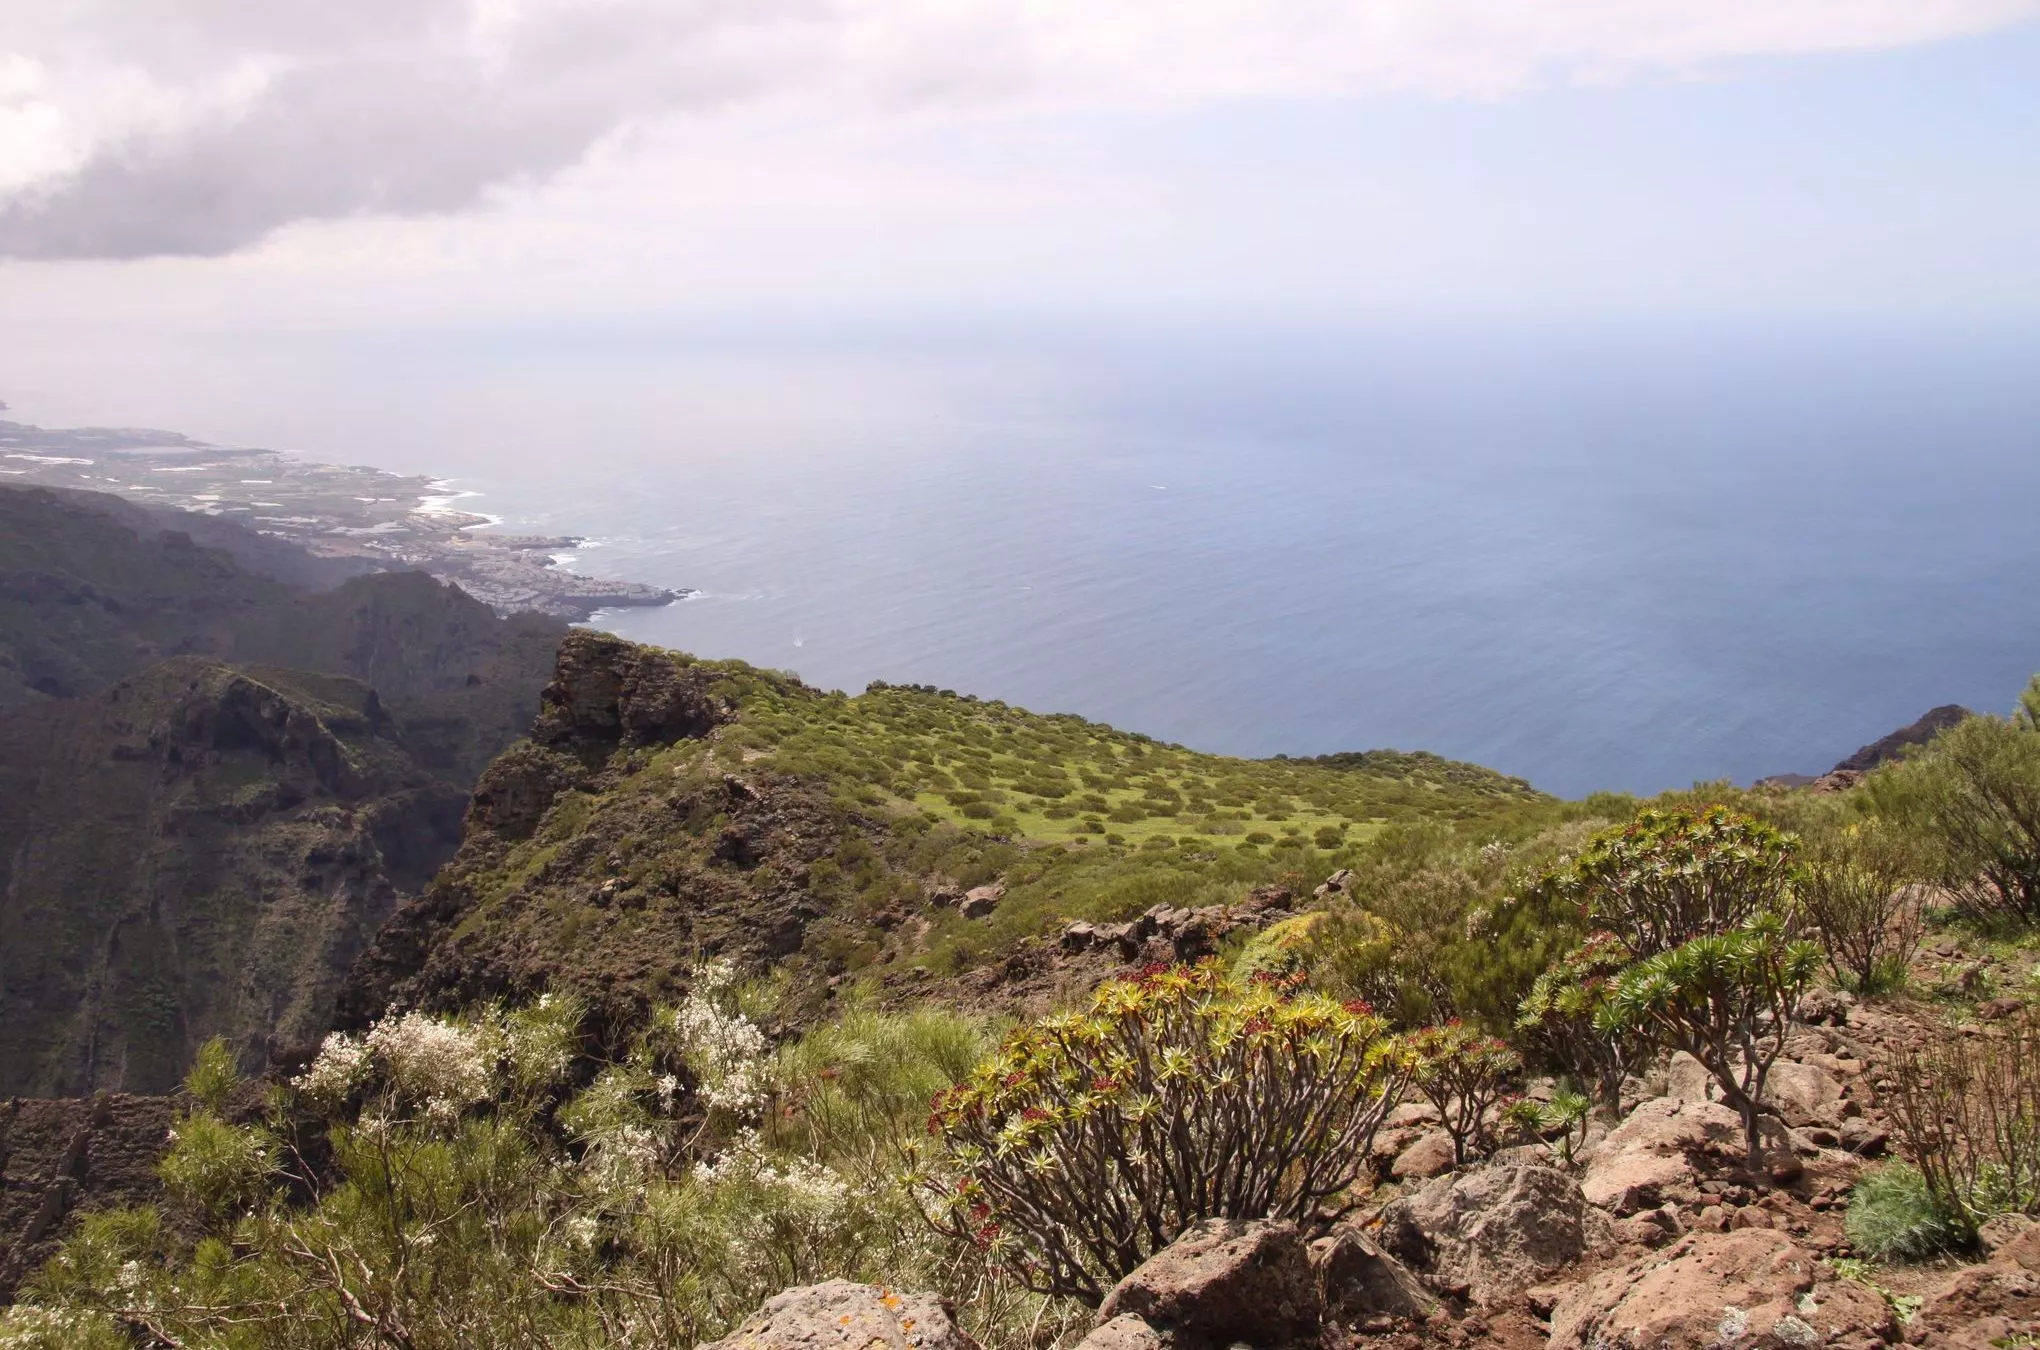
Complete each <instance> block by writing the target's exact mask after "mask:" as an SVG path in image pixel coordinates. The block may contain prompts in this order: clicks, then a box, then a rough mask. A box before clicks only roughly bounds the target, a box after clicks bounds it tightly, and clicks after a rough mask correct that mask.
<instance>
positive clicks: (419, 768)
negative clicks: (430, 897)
mask: <svg viewBox="0 0 2040 1350" xmlns="http://www.w3.org/2000/svg"><path fill="white" fill-rule="evenodd" d="M177 523H178V522H177V521H175V520H171V521H168V522H166V521H164V520H162V519H159V518H158V517H157V516H156V515H155V514H152V513H149V512H144V511H140V510H137V509H136V508H134V507H132V506H130V505H128V504H127V503H124V502H120V501H117V500H113V499H108V498H102V497H99V496H97V495H96V494H90V493H61V492H49V491H42V490H29V491H23V490H20V489H14V488H0V1093H72V1092H86V1091H94V1090H104V1089H114V1088H126V1089H129V1090H133V1091H159V1090H162V1089H164V1088H167V1087H168V1086H169V1085H171V1084H173V1083H174V1082H175V1081H176V1080H177V1078H178V1076H179V1075H180V1074H181V1073H182V1072H183V1069H184V1066H185V1064H186V1062H187V1060H188V1056H189V1054H190V1052H191V1050H192V1049H193V1048H194V1047H195V1046H196V1045H197V1044H198V1043H199V1042H201V1041H202V1040H203V1039H204V1038H205V1037H207V1036H209V1035H212V1034H214V1033H221V1034H226V1035H229V1036H231V1037H232V1038H233V1039H234V1040H235V1041H236V1043H237V1044H238V1045H239V1046H240V1047H241V1051H242V1057H243V1059H244V1061H246V1062H247V1063H248V1065H249V1067H251V1068H253V1067H259V1066H260V1065H261V1064H263V1063H265V1062H266V1060H267V1057H268V1056H269V1054H270V1053H272V1052H273V1051H278V1050H280V1049H285V1048H289V1047H294V1046H296V1045H298V1044H300V1043H303V1042H306V1041H312V1040H316V1038H317V1037H318V1036H319V1035H320V1034H322V1032H323V1031H324V1029H325V1023H326V1021H327V1019H328V1018H329V1016H330V1013H331V1009H332V1004H333V998H334V989H335V985H336V983H337V981H338V978H339V975H340V973H341V972H343V971H344V970H345V969H346V968H347V966H348V964H349V963H350V962H351V961H352V960H353V958H354V956H355V955H356V954H357V953H358V952H359V950H360V949H361V947H362V945H363V944H364V943H365V942H366V941H367V939H368V938H369V936H370V935H372V934H373V933H374V931H375V929H376V928H377V927H378V926H379V925H380V924H381V922H382V921H383V920H384V919H385V918H386V917H387V916H388V915H389V914H390V912H391V911H392V910H393V909H394V908H395V907H396V905H397V903H398V900H399V898H400V896H402V895H405V894H415V893H416V892H417V891H418V890H420V889H422V888H423V886H424V885H425V883H426V881H428V880H429V879H430V877H431V876H432V874H433V873H434V872H435V871H436V870H437V869H438V868H439V866H440V865H441V864H443V863H444V862H445V861H446V860H447V859H448V858H450V857H451V856H452V854H453V851H454V848H455V847H456V845H457V844H458V842H459V822H460V816H461V812H462V809H463V807H464V805H465V802H466V798H467V795H468V791H469V789H470V788H471V787H472V785H473V783H474V780H475V778H476V776H477V775H478V774H479V773H480V772H481V770H482V768H483V767H484V766H485V765H486V764H487V763H488V762H489V761H490V760H491V759H493V758H494V757H495V756H496V755H497V754H498V753H500V752H501V751H502V749H503V748H504V747H505V746H507V745H508V744H510V743H511V741H513V740H514V739H515V738H516V737H518V736H520V735H522V734H523V733H524V732H525V730H526V729H527V728H528V727H529V726H530V724H531V720H532V718H533V716H534V715H535V714H536V713H537V711H538V692H539V690H540V689H541V688H542V687H543V685H544V683H545V680H546V678H547V676H548V675H549V673H550V672H551V670H552V666H553V651H554V648H555V646H556V645H557V643H558V641H559V638H560V636H561V635H562V634H563V633H564V632H565V631H566V629H565V626H564V625H563V624H560V623H558V622H557V621H554V620H549V619H544V618H540V617H538V616H535V615H524V616H518V617H516V618H513V619H508V620H505V619H501V618H498V617H497V616H496V615H495V614H494V612H493V611H491V610H490V609H489V607H488V606H486V605H484V604H482V603H480V602H479V601H477V600H474V599H472V598H471V597H469V596H467V595H465V594H464V593H462V592H461V591H460V590H458V589H457V588H455V587H452V586H447V585H442V584H440V583H439V582H437V581H435V580H433V579H432V578H431V577H429V576H426V575H424V574H423V573H381V574H375V575H369V576H355V577H346V576H344V575H339V574H335V573H334V572H333V570H332V569H326V568H322V567H321V565H320V564H321V563H322V561H323V560H319V559H314V558H312V557H310V555H307V554H303V553H302V551H301V550H295V551H294V550H292V549H291V548H290V546H288V545H285V544H283V543H281V542H280V541H276V540H268V539H264V538H262V537H260V536H255V535H252V534H251V533H249V532H248V531H245V530H240V531H239V532H238V533H236V530H237V529H238V527H233V526H231V525H230V523H228V522H218V521H208V520H206V519H205V518H202V517H193V518H191V519H190V521H189V522H187V523H189V524H190V525H191V527H192V529H193V530H196V531H198V532H199V533H201V534H203V535H204V536H205V537H206V538H208V539H209V540H212V541H214V542H220V543H224V544H227V545H230V546H232V551H226V550H222V549H214V548H208V547H202V546H200V545H199V544H197V543H194V542H193V540H192V538H191V537H190V535H189V534H188V533H186V532H184V531H180V530H177V529H174V528H171V526H172V525H175V524H177ZM243 536H245V537H243ZM243 555H245V558H244V556H243ZM244 561H245V562H251V563H253V564H256V565H260V566H262V567H264V568H266V569H268V572H269V573H271V574H267V575H265V574H261V573H258V572H255V571H251V570H249V568H248V567H247V566H244ZM279 577H291V578H293V579H294V580H302V579H312V580H316V581H319V582H321V583H322V584H325V585H326V586H327V589H323V590H317V591H313V590H305V589H301V588H299V587H297V586H294V585H290V584H285V582H284V581H282V580H279V579H278V578H279Z"/></svg>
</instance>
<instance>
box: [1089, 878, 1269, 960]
mask: <svg viewBox="0 0 2040 1350" xmlns="http://www.w3.org/2000/svg"><path fill="white" fill-rule="evenodd" d="M1295 898H1296V897H1295V896H1294V895H1293V894H1292V893H1291V892H1290V891H1289V890H1288V889H1287V888H1285V887H1282V886H1261V887H1257V888H1255V889H1254V890H1252V891H1250V892H1248V893H1247V896H1246V898H1245V899H1244V900H1242V901H1241V902H1240V903H1238V904H1235V905H1206V906H1203V907H1201V908H1197V909H1181V908H1177V907H1176V906H1173V905H1154V906H1151V907H1150V908H1149V909H1148V910H1147V911H1146V912H1145V913H1143V914H1142V915H1141V916H1140V917H1139V918H1137V919H1131V920H1128V921H1127V922H1125V923H1091V922H1088V921H1080V922H1077V923H1073V924H1071V925H1069V926H1068V927H1067V928H1065V929H1063V933H1062V939H1061V945H1062V949H1063V950H1064V951H1066V952H1087V951H1099V950H1110V951H1112V952H1114V953H1115V954H1116V955H1117V957H1118V959H1120V960H1122V961H1127V962H1133V961H1140V960H1159V961H1197V960H1201V959H1202V958H1204V957H1206V956H1210V955H1211V954H1212V953H1213V952H1216V951H1217V950H1218V944H1219V943H1220V942H1222V941H1223V940H1224V939H1226V938H1227V937H1230V936H1231V935H1232V934H1234V933H1237V932H1241V931H1243V930H1248V929H1258V928H1265V927H1267V926H1269V925H1270V924H1275V923H1280V922H1281V921H1282V920H1284V919H1288V918H1293V917H1294V915H1293V914H1292V913H1291V911H1290V909H1289V906H1290V905H1291V904H1292V903H1294V901H1295Z"/></svg>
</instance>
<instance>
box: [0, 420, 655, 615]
mask: <svg viewBox="0 0 2040 1350" xmlns="http://www.w3.org/2000/svg"><path fill="white" fill-rule="evenodd" d="M4 406H5V405H0V408H4ZM0 483H13V484H24V483H34V484H37V485H40V486H45V487H53V488H72V489H78V490H82V491H88V492H108V493H116V494H119V495H120V496H122V497H125V498H126V499H127V500H129V501H131V502H133V503H135V504H136V505H138V506H143V507H148V508H174V509H176V510H182V511H197V512H202V513H204V514H206V515H212V516H220V517H224V518H226V519H230V520H234V521H237V522H239V523H240V524H242V525H245V526H247V527H248V528H249V529H252V530H255V531H258V532H260V533H262V534H266V535H271V536H275V537H277V538H281V539H285V540H288V541H290V542H291V543H294V544H297V545H299V546H301V547H303V548H305V549H307V550H309V551H310V552H312V553H314V554H316V555H318V556H321V557H327V558H334V559H340V560H358V561H359V562H360V564H361V567H360V570H362V571H377V570H392V569H402V568H412V569H416V570H419V571H423V572H428V573H430V574H432V575H433V576H435V577H438V578H440V579H441V580H443V581H451V582H455V583H457V584H458V585H459V586H460V588H461V589H462V590H464V591H466V592H467V593H468V594H470V595H472V596H474V597H475V598H476V599H478V600H481V601H483V602H485V603H486V604H488V605H490V606H492V607H494V608H495V609H496V610H497V611H498V612H500V613H504V614H510V613H515V612H518V611H522V610H536V611H538V612H540V613H544V614H550V615H553V616H555V617H558V618H563V619H567V620H570V621H573V622H583V621H585V620H587V619H588V618H590V617H591V616H592V615H593V614H595V613H596V612H597V611H598V610H603V609H610V608H615V607H618V606H624V605H664V604H670V603H672V602H673V601H674V600H678V599H682V598H684V597H685V596H686V595H687V594H688V592H685V591H670V590H665V589H662V588H660V587H657V586H646V585H641V584H639V583H637V582H631V581H608V580H604V579H601V578H597V577H588V576H581V575H578V574H576V573H573V572H569V571H566V570H564V569H562V568H561V567H559V566H557V565H556V562H555V555H558V554H563V553H566V552H568V551H569V550H571V549H573V548H574V547H576V546H577V545H579V544H580V543H581V542H582V541H581V540H580V539H578V538H576V537H573V536H569V535H562V536H548V535H525V534H504V533H498V532H496V531H495V530H494V529H493V528H491V527H493V526H494V525H495V524H496V521H495V520H494V518H493V517H490V516H484V515H477V514H473V513H471V512H466V511H461V510H459V509H457V508H456V507H455V506H454V505H453V503H454V502H456V501H458V500H459V499H460V494H459V493H457V492H456V491H455V490H454V489H453V488H452V487H451V486H450V485H448V484H447V483H444V482H442V481H440V480H437V479H433V478H428V477H424V476H406V475H402V474H396V473H391V472H388V471H387V470H383V469H377V468H372V467H369V466H366V465H340V464H318V463H314V462H312V461H309V460H305V459H300V458H297V457H295V456H292V455H288V454H283V453H280V452H278V451H274V450H260V449H247V448H241V447H232V446H220V445H209V444H207V443H205V442H203V441H196V440H192V439H191V438H189V437H186V436H180V435H178V434H176V433H174V432H165V431H153V430H138V429H110V428H103V427H95V428H79V429H65V430H56V429H45V428H41V427H34V426H28V425H24V424H22V423H18V422H8V421H0Z"/></svg>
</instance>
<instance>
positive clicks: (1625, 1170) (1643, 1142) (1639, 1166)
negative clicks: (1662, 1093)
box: [1580, 1097, 1743, 1217]
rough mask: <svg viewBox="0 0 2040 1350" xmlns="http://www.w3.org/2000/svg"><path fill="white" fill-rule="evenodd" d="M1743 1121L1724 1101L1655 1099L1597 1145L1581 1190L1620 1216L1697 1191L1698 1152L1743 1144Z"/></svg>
mask: <svg viewBox="0 0 2040 1350" xmlns="http://www.w3.org/2000/svg"><path fill="white" fill-rule="evenodd" d="M1742 1137H1743V1135H1742V1119H1741V1118H1740V1117H1739V1116H1737V1115H1736V1113H1735V1112H1733V1111H1731V1110H1729V1109H1728V1108H1727V1107H1726V1106H1723V1105H1721V1104H1720V1103H1718V1102H1708V1101H1686V1100H1682V1099H1680V1098H1677V1097H1654V1098H1652V1099H1651V1100H1649V1101H1647V1102H1644V1103H1643V1104H1642V1105H1640V1106H1638V1107H1637V1108H1636V1109H1635V1110H1634V1111H1632V1112H1630V1113H1629V1116H1628V1118H1627V1119H1626V1120H1624V1121H1623V1122H1622V1123H1621V1124H1620V1125H1618V1126H1616V1127H1615V1128H1614V1129H1613V1130H1611V1131H1610V1132H1609V1134H1608V1137H1607V1138H1606V1139H1604V1140H1602V1141H1601V1142H1600V1144H1599V1145H1598V1146H1596V1147H1595V1149H1594V1153H1593V1157H1592V1158H1590V1159H1589V1160H1588V1162H1587V1172H1586V1176H1585V1177H1584V1178H1583V1179H1582V1180H1581V1183H1580V1189H1581V1190H1582V1191H1583V1192H1584V1193H1585V1195H1586V1198H1587V1200H1588V1202H1589V1203H1591V1204H1595V1205H1599V1206H1600V1207H1602V1208H1603V1209H1607V1210H1610V1211H1612V1212H1613V1213H1614V1214H1615V1215H1617V1216H1618V1217H1620V1216H1623V1215H1628V1214H1634V1213H1636V1212H1638V1211H1639V1210H1645V1209H1655V1208H1656V1207H1657V1206H1659V1205H1661V1204H1664V1203H1666V1202H1667V1201H1688V1200H1691V1199H1693V1198H1694V1196H1695V1195H1696V1194H1697V1189H1696V1187H1697V1182H1698V1178H1697V1176H1696V1174H1695V1172H1694V1169H1693V1158H1694V1157H1695V1156H1696V1155H1702V1154H1709V1153H1730V1152H1734V1151H1736V1150H1738V1149H1739V1148H1741V1146H1742V1143H1741V1141H1742Z"/></svg>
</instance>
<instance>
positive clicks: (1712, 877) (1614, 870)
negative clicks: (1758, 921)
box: [1553, 806, 1793, 958]
mask: <svg viewBox="0 0 2040 1350" xmlns="http://www.w3.org/2000/svg"><path fill="white" fill-rule="evenodd" d="M1792 858H1793V843H1792V839H1791V837H1790V836H1788V835H1785V834H1783V833H1781V832H1779V831H1778V830H1776V829H1773V828H1772V827H1771V826H1769V825H1766V824H1764V823H1762V822H1761V821H1758V820H1756V819H1753V818H1752V817H1750V816H1746V815H1742V814H1740V813H1738V812H1734V811H1731V810H1729V809H1728V808H1727V807H1725V806H1702V807H1697V808H1672V809H1658V808H1654V807H1647V808H1645V809H1644V810H1642V811H1639V812H1638V813H1637V815H1636V819H1635V820H1633V821H1631V822H1630V823H1629V824H1627V825H1623V826H1618V827H1616V828H1614V829H1610V830H1604V831H1602V832H1601V833H1600V834H1597V835H1595V836H1594V837H1593V838H1592V839H1591V840H1589V841H1588V843H1587V846H1586V847H1585V848H1584V849H1583V850H1582V851H1581V852H1580V854H1579V856H1578V857H1577V858H1575V859H1573V860H1572V862H1571V864H1570V865H1569V866H1568V867H1565V868H1562V869H1560V870H1559V871H1558V872H1557V873H1556V874H1555V875H1554V877H1553V880H1554V881H1555V882H1557V883H1558V886H1559V889H1560V890H1561V891H1563V892H1564V893H1567V894H1569V895H1571V896H1572V897H1574V898H1575V899H1576V900H1577V901H1578V902H1579V903H1580V904H1581V905H1582V906H1583V908H1584V909H1585V911H1586V914H1587V915H1588V917H1589V918H1590V919H1591V920H1592V921H1593V923H1594V925H1595V926H1596V927H1599V928H1604V929H1606V930H1608V931H1609V932H1613V933H1617V934H1620V935H1621V937H1622V940H1623V941H1624V942H1625V943H1626V944H1627V945H1628V946H1629V948H1630V950H1632V951H1634V952H1635V953H1636V955H1637V956H1638V957H1639V958H1648V957H1652V956H1656V955H1657V954H1659V953H1660V952H1667V951H1670V950H1672V949H1673V948H1675V947H1679V946H1682V945H1684V944H1685V943H1687V942H1690V941H1692V940H1693V939H1694V938H1697V937H1706V936H1711V935H1714V934H1719V933H1726V932H1729V931H1731V930H1733V929H1736V928H1740V927H1741V926H1742V925H1744V924H1745V923H1747V922H1749V921H1750V920H1751V919H1753V918H1755V917H1756V916H1757V915H1759V914H1779V915H1783V914H1786V913H1788V912H1789V911H1790V909H1791V904H1792V881H1793V871H1792Z"/></svg>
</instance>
